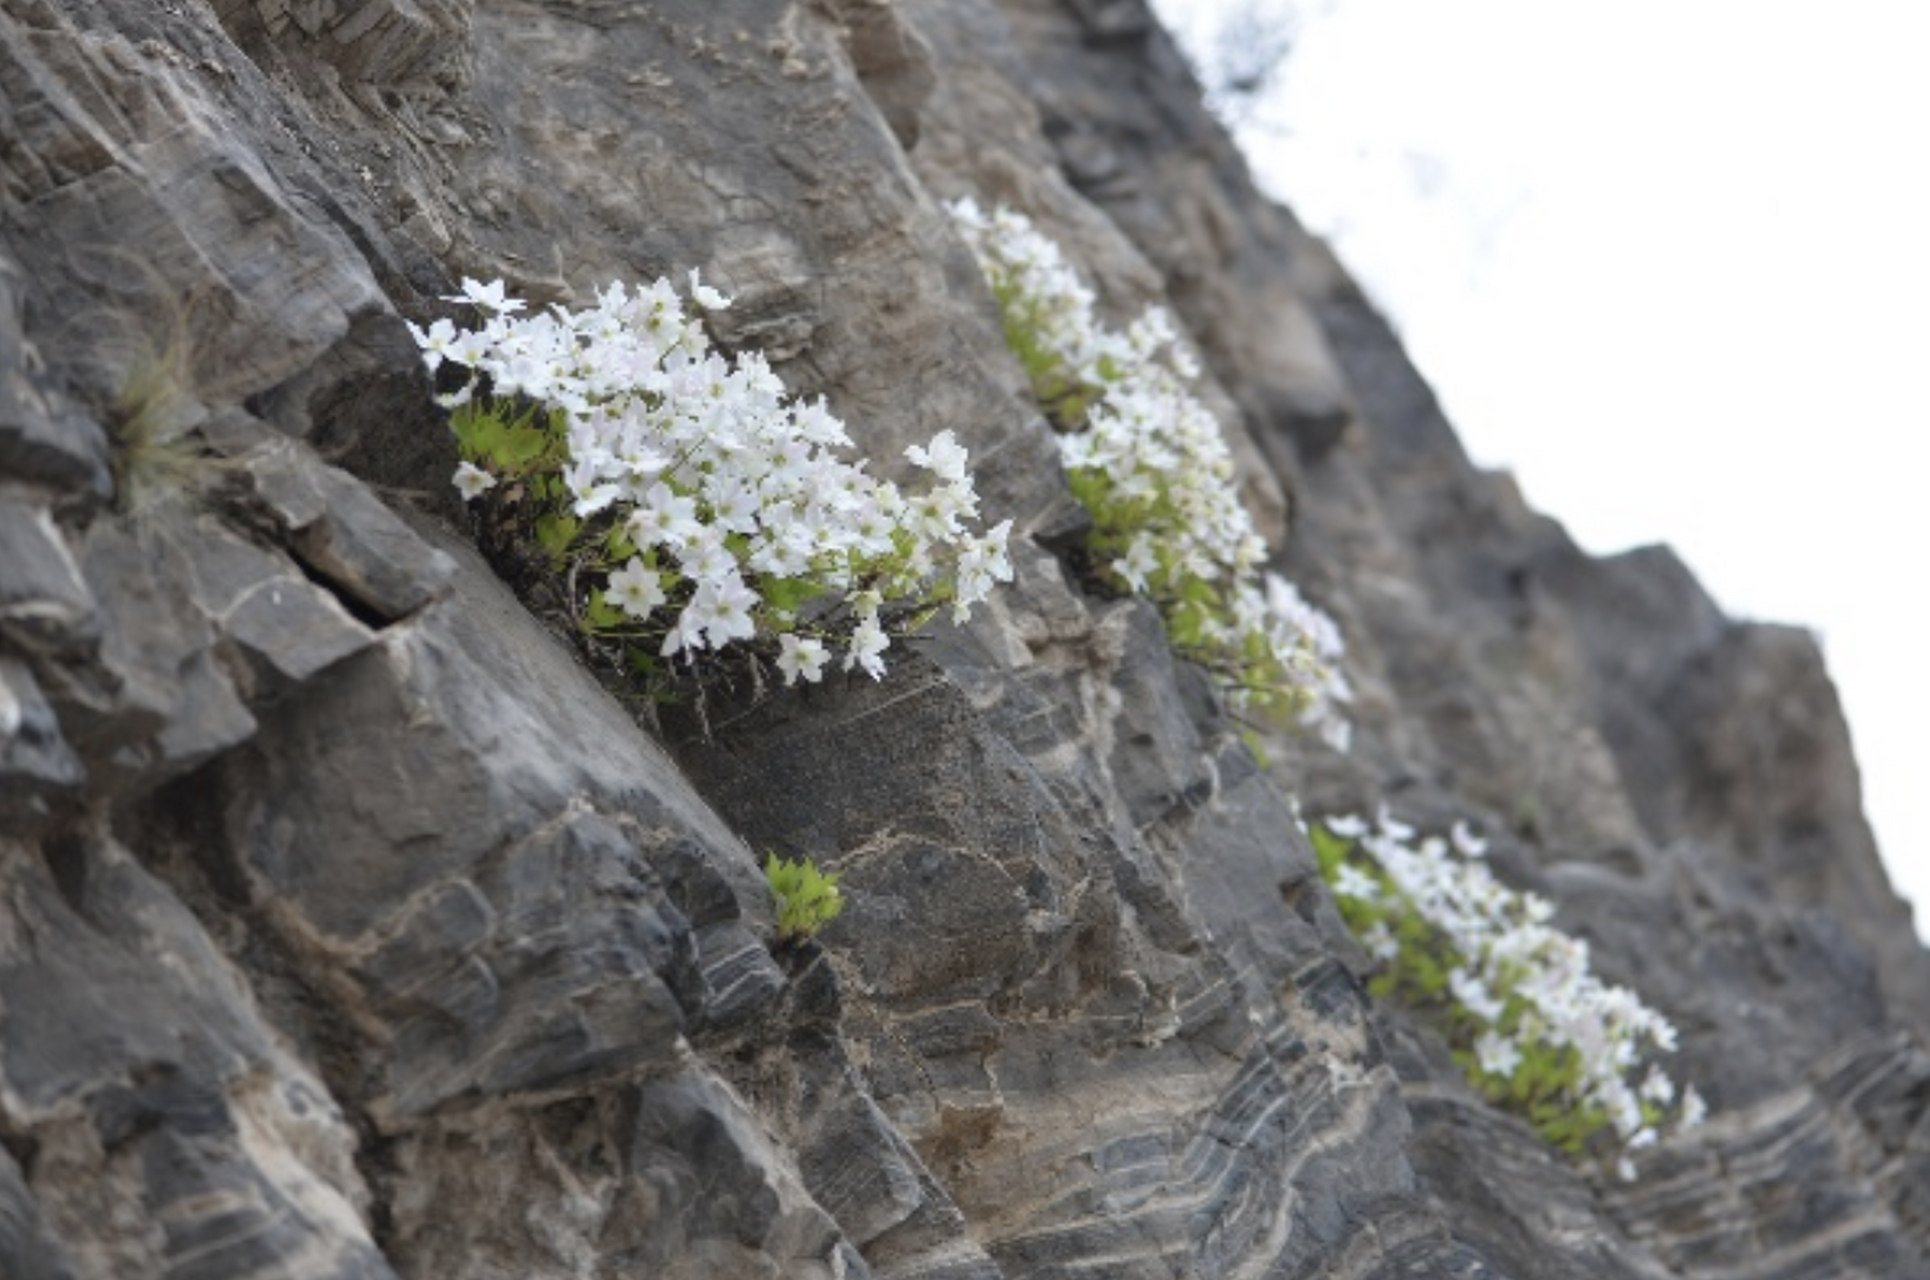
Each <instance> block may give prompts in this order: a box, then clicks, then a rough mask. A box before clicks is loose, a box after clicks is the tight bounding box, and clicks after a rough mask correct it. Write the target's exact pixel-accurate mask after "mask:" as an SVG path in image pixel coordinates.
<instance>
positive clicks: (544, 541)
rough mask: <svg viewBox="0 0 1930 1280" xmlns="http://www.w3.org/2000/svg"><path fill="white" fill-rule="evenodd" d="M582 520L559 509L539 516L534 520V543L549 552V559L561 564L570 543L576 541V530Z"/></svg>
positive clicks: (568, 550) (567, 553)
mask: <svg viewBox="0 0 1930 1280" xmlns="http://www.w3.org/2000/svg"><path fill="white" fill-rule="evenodd" d="M581 527H582V522H581V521H579V520H578V519H577V518H576V517H575V516H571V515H565V514H563V513H562V512H561V511H552V512H549V513H548V514H547V515H543V516H539V517H537V520H536V545H537V546H539V547H541V548H542V549H543V550H545V551H547V552H548V553H549V556H550V559H551V560H553V561H555V562H556V563H557V564H561V563H562V562H563V560H564V559H565V558H566V557H567V556H568V555H569V552H570V544H571V543H573V542H575V541H576V531H577V530H578V529H579V528H581Z"/></svg>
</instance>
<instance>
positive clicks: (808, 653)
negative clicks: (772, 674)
mask: <svg viewBox="0 0 1930 1280" xmlns="http://www.w3.org/2000/svg"><path fill="white" fill-rule="evenodd" d="M777 641H778V655H777V669H778V670H779V671H782V672H783V673H784V683H785V684H795V683H797V681H798V680H799V679H800V678H801V679H803V680H806V681H808V682H810V683H812V684H815V683H817V682H818V681H819V680H822V679H823V678H824V664H825V662H826V661H827V660H828V659H829V658H830V657H831V652H830V650H828V649H826V648H825V647H824V642H823V641H821V640H817V639H814V638H812V637H810V636H805V637H803V638H801V639H800V638H799V637H797V636H794V635H792V634H790V633H789V632H786V633H785V634H784V635H781V636H779V637H778V638H777Z"/></svg>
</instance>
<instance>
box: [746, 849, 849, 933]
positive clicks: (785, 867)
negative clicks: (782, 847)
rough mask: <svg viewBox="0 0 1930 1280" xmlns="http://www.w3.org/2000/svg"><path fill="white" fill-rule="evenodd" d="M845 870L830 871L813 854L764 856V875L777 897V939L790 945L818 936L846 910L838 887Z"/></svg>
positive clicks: (772, 894) (774, 895) (768, 854)
mask: <svg viewBox="0 0 1930 1280" xmlns="http://www.w3.org/2000/svg"><path fill="white" fill-rule="evenodd" d="M840 878H842V873H841V872H835V871H834V872H832V873H831V874H829V875H826V874H825V873H823V872H822V871H819V870H818V868H817V864H815V863H813V862H812V861H811V860H810V859H809V858H800V859H798V860H797V861H796V862H792V861H790V860H788V859H785V858H780V857H778V856H777V854H776V853H774V852H773V853H767V854H766V855H765V856H764V879H765V881H766V882H767V883H769V885H770V886H771V896H772V897H773V898H775V899H776V900H777V941H778V945H779V946H789V945H793V944H795V943H799V942H804V941H806V940H808V939H810V938H812V937H815V936H816V934H817V931H818V930H819V929H822V928H823V927H824V926H825V925H827V924H830V923H831V921H833V920H835V919H836V918H837V915H838V913H839V912H840V911H842V910H844V895H843V894H842V893H840V892H839V890H838V881H839V879H840Z"/></svg>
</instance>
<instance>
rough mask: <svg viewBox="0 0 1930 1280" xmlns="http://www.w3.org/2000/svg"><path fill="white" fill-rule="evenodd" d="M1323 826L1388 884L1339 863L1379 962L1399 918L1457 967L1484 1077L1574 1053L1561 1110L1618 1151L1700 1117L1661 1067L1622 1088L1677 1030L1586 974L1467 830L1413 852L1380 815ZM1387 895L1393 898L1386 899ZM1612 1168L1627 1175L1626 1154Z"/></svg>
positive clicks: (1393, 945)
mask: <svg viewBox="0 0 1930 1280" xmlns="http://www.w3.org/2000/svg"><path fill="white" fill-rule="evenodd" d="M1323 825H1324V826H1325V827H1326V828H1327V830H1328V831H1330V832H1332V833H1333V834H1334V835H1336V836H1339V837H1341V838H1342V839H1345V840H1352V841H1354V842H1355V845H1356V848H1358V849H1359V850H1361V851H1364V852H1365V853H1366V854H1367V855H1368V856H1369V857H1371V858H1372V859H1373V861H1374V863H1375V865H1376V866H1378V867H1379V868H1380V870H1381V871H1382V872H1384V873H1385V879H1384V880H1383V879H1381V878H1380V877H1377V876H1374V875H1372V874H1370V873H1369V872H1367V871H1364V870H1362V869H1361V868H1360V867H1358V866H1356V865H1354V864H1352V863H1342V864H1341V865H1340V868H1339V872H1338V874H1337V875H1336V876H1335V877H1334V883H1333V889H1334V892H1335V894H1336V895H1337V896H1338V897H1340V898H1342V899H1350V900H1352V901H1353V902H1355V903H1359V904H1361V905H1362V906H1365V907H1368V908H1370V909H1377V910H1375V911H1374V914H1375V915H1376V916H1378V917H1379V918H1377V919H1376V920H1375V922H1374V924H1372V925H1370V926H1369V927H1368V929H1367V930H1366V932H1365V936H1364V937H1363V938H1362V941H1363V942H1364V943H1365V944H1366V945H1367V947H1368V949H1369V950H1371V951H1372V952H1373V953H1374V955H1375V957H1376V958H1377V959H1379V960H1381V961H1383V962H1384V963H1389V964H1393V963H1398V962H1399V960H1400V958H1401V957H1400V951H1401V945H1402V944H1401V940H1400V939H1399V938H1398V937H1397V936H1396V934H1395V931H1394V930H1393V929H1392V928H1390V927H1389V924H1388V922H1387V919H1386V914H1395V915H1398V914H1400V912H1401V910H1402V909H1403V908H1407V909H1411V910H1413V911H1415V912H1417V913H1418V914H1419V915H1420V917H1421V918H1422V919H1423V920H1424V921H1425V922H1426V924H1427V925H1428V926H1430V927H1431V928H1432V929H1434V930H1436V931H1438V932H1439V934H1440V935H1441V936H1442V937H1443V938H1445V939H1446V941H1447V943H1448V944H1449V946H1450V947H1451V949H1452V952H1453V959H1454V961H1455V964H1454V967H1453V968H1451V969H1450V970H1449V971H1448V973H1447V985H1448V990H1449V993H1450V994H1451V995H1452V997H1453V1000H1454V1004H1455V1006H1456V1007H1457V1008H1458V1009H1459V1011H1460V1012H1461V1013H1462V1014H1463V1015H1465V1016H1466V1017H1467V1018H1468V1019H1471V1020H1472V1023H1473V1024H1474V1025H1475V1026H1476V1027H1478V1028H1479V1030H1478V1032H1477V1033H1476V1034H1475V1036H1474V1045H1473V1050H1474V1061H1475V1065H1476V1066H1477V1067H1478V1069H1479V1071H1480V1072H1481V1073H1482V1074H1484V1075H1486V1076H1489V1077H1492V1078H1493V1079H1494V1081H1495V1082H1496V1083H1497V1084H1505V1083H1508V1082H1511V1081H1512V1080H1513V1079H1514V1078H1515V1077H1516V1075H1517V1072H1518V1071H1520V1069H1521V1068H1522V1066H1523V1064H1524V1061H1526V1059H1527V1058H1528V1056H1529V1055H1530V1053H1531V1052H1532V1048H1531V1047H1532V1046H1536V1045H1539V1046H1542V1047H1543V1048H1544V1049H1549V1050H1554V1051H1556V1052H1559V1051H1561V1050H1563V1049H1572V1050H1573V1052H1574V1055H1575V1056H1574V1059H1573V1061H1574V1062H1576V1063H1578V1064H1579V1068H1580V1070H1579V1073H1578V1080H1577V1082H1576V1084H1575V1085H1574V1086H1573V1087H1572V1089H1571V1090H1570V1093H1571V1096H1570V1098H1569V1099H1568V1100H1569V1101H1570V1102H1572V1103H1577V1104H1579V1105H1581V1106H1583V1107H1586V1108H1592V1109H1595V1110H1597V1111H1598V1112H1599V1113H1600V1114H1601V1115H1602V1116H1604V1117H1606V1120H1607V1123H1608V1125H1609V1126H1610V1127H1611V1128H1612V1130H1613V1132H1614V1134H1615V1136H1616V1138H1617V1139H1618V1140H1619V1142H1620V1144H1621V1146H1622V1147H1623V1149H1624V1152H1626V1151H1628V1150H1634V1149H1638V1148H1641V1147H1644V1146H1648V1145H1650V1144H1652V1143H1653V1142H1655V1140H1656V1138H1657V1136H1658V1132H1657V1129H1656V1121H1657V1118H1658V1117H1659V1116H1661V1115H1662V1114H1663V1113H1664V1112H1665V1111H1666V1110H1667V1109H1669V1108H1670V1107H1671V1106H1674V1105H1676V1104H1677V1103H1678V1102H1679V1108H1678V1110H1677V1121H1676V1123H1677V1124H1678V1125H1680V1126H1683V1127H1688V1126H1692V1125H1695V1124H1697V1123H1699V1122H1700V1121H1701V1119H1702V1117H1703V1115H1704V1113H1705V1107H1704V1105H1703V1102H1702V1099H1701V1097H1700V1096H1699V1095H1698V1094H1697V1093H1696V1091H1695V1087H1694V1086H1693V1085H1691V1086H1689V1087H1688V1088H1686V1089H1684V1090H1682V1092H1681V1095H1680V1098H1679V1099H1678V1097H1677V1093H1676V1088H1675V1084H1674V1082H1673V1081H1672V1080H1671V1079H1670V1078H1669V1076H1668V1075H1667V1074H1666V1073H1664V1072H1663V1071H1662V1070H1661V1068H1660V1067H1658V1066H1655V1065H1652V1064H1651V1065H1650V1066H1649V1067H1648V1069H1647V1071H1646V1073H1645V1074H1644V1075H1643V1077H1642V1080H1641V1083H1640V1084H1631V1083H1630V1079H1631V1077H1632V1074H1633V1073H1634V1072H1635V1070H1636V1069H1637V1068H1638V1067H1640V1066H1641V1064H1642V1062H1643V1059H1644V1054H1645V1052H1647V1051H1648V1050H1649V1049H1653V1050H1655V1051H1659V1052H1662V1053H1673V1052H1674V1051H1675V1044H1676V1033H1675V1027H1674V1026H1673V1025H1671V1024H1670V1022H1669V1021H1668V1020H1667V1019H1666V1018H1664V1017H1663V1016H1662V1015H1661V1014H1659V1013H1657V1012H1656V1011H1655V1010H1653V1009H1651V1008H1649V1007H1648V1006H1647V1005H1645V1004H1643V1003H1642V1001H1641V998H1640V997H1639V996H1637V995H1636V994H1635V993H1634V992H1633V991H1630V990H1629V989H1628V988H1626V987H1620V986H1614V985H1611V984H1609V983H1605V982H1603V981H1602V980H1601V979H1600V978H1598V977H1596V976H1595V975H1594V974H1593V973H1591V972H1590V971H1589V959H1588V943H1587V941H1586V940H1584V939H1579V938H1573V937H1570V936H1569V935H1568V934H1566V933H1563V932H1562V931H1561V930H1559V929H1556V928H1554V927H1553V926H1552V925H1550V924H1549V920H1550V919H1551V918H1552V917H1553V915H1554V908H1553V906H1551V905H1550V904H1549V902H1548V901H1547V900H1546V899H1544V898H1541V897H1539V896H1537V895H1536V894H1533V893H1518V892H1516V891H1515V890H1513V889H1510V888H1509V887H1508V886H1507V885H1505V884H1503V883H1501V881H1499V880H1497V879H1496V878H1495V877H1494V875H1493V873H1492V872H1490V871H1489V869H1488V866H1487V863H1486V862H1485V861H1483V855H1484V854H1485V853H1486V851H1487V845H1486V843H1485V842H1484V841H1482V840H1479V839H1477V838H1476V837H1475V836H1474V834H1473V833H1472V832H1470V831H1469V830H1468V829H1467V827H1466V826H1465V824H1460V823H1457V824H1456V825H1455V826H1454V828H1453V830H1452V831H1451V832H1450V834H1449V836H1448V837H1447V838H1445V839H1443V838H1442V837H1440V836H1428V837H1426V838H1424V839H1422V840H1420V841H1419V843H1415V834H1416V833H1415V831H1414V828H1412V827H1410V826H1407V825H1405V824H1403V823H1400V822H1397V821H1395V820H1394V819H1393V818H1392V817H1391V816H1390V815H1389V814H1388V813H1387V811H1386V809H1385V808H1383V809H1382V810H1381V811H1380V813H1379V814H1378V815H1377V819H1376V821H1375V823H1374V824H1373V825H1372V826H1370V825H1369V824H1368V823H1367V822H1366V821H1364V820H1362V819H1361V818H1359V817H1355V816H1345V817H1338V818H1328V819H1326V820H1325V821H1324V823H1323ZM1390 893H1391V894H1392V895H1398V897H1397V898H1395V899H1393V900H1390ZM1344 910H1345V905H1344V904H1343V911H1344ZM1645 1104H1646V1106H1645ZM1620 1168H1621V1170H1622V1173H1623V1175H1624V1176H1632V1166H1631V1165H1630V1164H1629V1162H1628V1158H1627V1156H1626V1154H1624V1155H1623V1156H1622V1158H1621V1164H1620Z"/></svg>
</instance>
